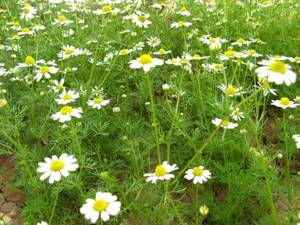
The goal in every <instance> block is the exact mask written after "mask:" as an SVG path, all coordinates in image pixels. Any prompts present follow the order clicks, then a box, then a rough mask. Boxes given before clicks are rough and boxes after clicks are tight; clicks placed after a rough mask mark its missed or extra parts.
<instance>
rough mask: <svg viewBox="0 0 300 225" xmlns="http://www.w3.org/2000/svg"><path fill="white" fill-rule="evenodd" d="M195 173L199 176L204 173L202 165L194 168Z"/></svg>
mask: <svg viewBox="0 0 300 225" xmlns="http://www.w3.org/2000/svg"><path fill="white" fill-rule="evenodd" d="M193 174H194V176H197V177H199V176H201V175H202V174H203V169H201V168H200V167H195V168H194V169H193Z"/></svg>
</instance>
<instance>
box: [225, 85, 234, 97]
mask: <svg viewBox="0 0 300 225" xmlns="http://www.w3.org/2000/svg"><path fill="white" fill-rule="evenodd" d="M226 93H227V94H228V95H235V93H236V88H235V87H233V86H232V85H229V86H228V87H227V89H226Z"/></svg>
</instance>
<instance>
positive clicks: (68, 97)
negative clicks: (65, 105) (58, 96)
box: [63, 94, 72, 101]
mask: <svg viewBox="0 0 300 225" xmlns="http://www.w3.org/2000/svg"><path fill="white" fill-rule="evenodd" d="M71 99H72V95H70V94H65V95H64V96H63V100H66V101H68V100H71Z"/></svg>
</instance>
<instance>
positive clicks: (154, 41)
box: [147, 37, 160, 47]
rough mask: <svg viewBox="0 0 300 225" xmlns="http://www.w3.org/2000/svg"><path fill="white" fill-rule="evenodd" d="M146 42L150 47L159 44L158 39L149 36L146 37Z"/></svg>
mask: <svg viewBox="0 0 300 225" xmlns="http://www.w3.org/2000/svg"><path fill="white" fill-rule="evenodd" d="M147 44H148V45H149V46H151V47H156V46H158V45H160V39H159V38H157V37H150V38H148V41H147Z"/></svg>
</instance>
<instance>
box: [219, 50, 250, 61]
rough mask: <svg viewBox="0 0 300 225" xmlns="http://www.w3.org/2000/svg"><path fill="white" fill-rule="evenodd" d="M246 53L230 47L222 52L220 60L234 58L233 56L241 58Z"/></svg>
mask: <svg viewBox="0 0 300 225" xmlns="http://www.w3.org/2000/svg"><path fill="white" fill-rule="evenodd" d="M245 56H246V55H245V54H243V53H242V52H236V51H234V50H232V49H228V50H227V51H225V52H224V54H221V55H220V59H221V60H229V59H234V58H241V57H245Z"/></svg>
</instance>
